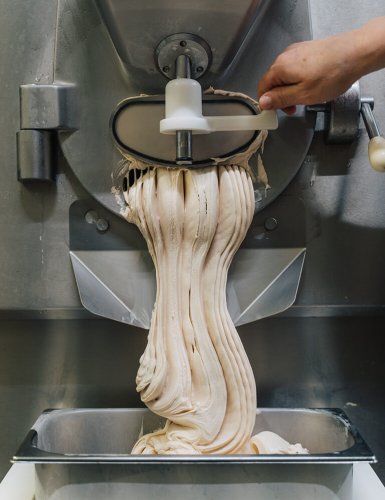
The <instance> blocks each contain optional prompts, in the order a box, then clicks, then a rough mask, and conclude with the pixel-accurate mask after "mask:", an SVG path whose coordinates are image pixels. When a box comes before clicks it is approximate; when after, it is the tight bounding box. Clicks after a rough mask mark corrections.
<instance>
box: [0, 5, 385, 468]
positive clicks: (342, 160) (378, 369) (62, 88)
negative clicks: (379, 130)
mask: <svg viewBox="0 0 385 500" xmlns="http://www.w3.org/2000/svg"><path fill="white" fill-rule="evenodd" d="M251 4H253V5H255V6H256V7H258V5H259V3H258V2H254V3H253V2H250V5H251ZM310 4H311V14H312V15H311V17H312V24H313V33H314V36H315V37H320V36H326V35H328V34H330V32H331V31H333V32H337V31H340V30H346V29H350V28H354V27H356V26H358V25H360V24H362V23H363V22H365V21H366V20H367V19H368V18H369V17H372V16H376V15H384V14H385V12H384V5H383V2H382V0H381V1H380V0H368V1H367V2H365V5H363V4H362V2H358V1H356V0H353V1H349V2H348V1H347V0H341V1H340V2H338V3H337V4H336V2H333V1H331V0H330V1H329V0H327V1H323V2H316V1H315V0H312V1H310ZM228 5H230V3H229V4H228ZM301 5H303V3H302V4H301V2H296V1H291V0H288V1H283V0H282V1H281V0H280V1H277V2H275V1H274V2H270V3H269V5H268V6H267V9H270V11H271V13H272V14H273V13H274V12H275V14H276V15H275V16H274V19H275V23H274V30H275V31H274V33H275V35H276V36H275V42H274V44H271V43H270V42H269V25H268V24H267V23H266V24H265V23H262V24H259V25H258V30H259V37H258V41H257V42H256V44H251V43H250V39H249V40H248V41H249V43H248V45H247V47H243V49H244V51H243V53H242V60H236V63H237V64H238V66H237V70H236V71H235V66H234V67H229V70H228V72H223V68H222V69H221V70H220V71H219V70H218V74H217V75H219V74H221V75H222V76H221V77H219V76H216V77H215V78H216V82H215V83H216V86H217V87H228V88H229V89H235V90H241V91H244V92H247V93H249V94H254V93H255V87H256V82H257V81H258V78H259V76H260V75H261V74H262V72H263V71H264V69H266V68H267V67H268V65H269V64H270V63H271V61H272V59H273V58H274V56H275V55H276V54H277V53H278V52H279V50H281V49H282V48H283V47H284V46H285V45H286V44H287V43H290V42H291V41H293V40H292V38H291V34H290V33H292V32H293V30H294V31H295V30H297V31H298V33H301V29H302V26H303V25H301V23H300V22H299V19H300V18H301V16H300V14H299V13H300V10H301ZM280 9H282V10H281V14H279V12H278V11H279V10H280ZM0 13H1V16H0V37H1V38H0V61H1V65H0V76H1V82H2V92H1V94H0V109H1V113H2V118H3V119H2V121H1V123H0V130H1V137H2V144H1V146H2V147H1V149H0V161H1V165H2V173H3V176H2V184H1V187H0V208H1V210H0V228H1V234H2V244H1V245H0V282H1V286H0V309H1V318H2V319H1V321H0V345H1V349H0V399H1V402H0V407H1V413H0V423H1V427H2V429H4V430H3V431H2V432H1V435H0V448H1V450H2V454H1V472H2V473H4V472H5V471H6V469H7V467H8V460H9V458H10V456H11V454H12V452H13V451H14V450H15V449H16V447H17V445H18V443H19V441H20V437H21V436H22V435H23V434H24V432H25V429H27V428H28V427H29V426H30V424H31V423H32V421H33V420H34V419H36V417H37V416H38V414H40V413H41V411H42V410H43V409H45V408H46V407H68V406H77V407H87V406H88V407H94V406H95V407H98V406H100V407H106V406H116V407H119V406H120V407H123V406H137V405H139V398H138V396H137V394H136V392H135V387H134V378H135V372H136V369H137V360H138V359H139V356H140V354H141V352H142V351H143V348H144V344H145V334H144V332H143V330H139V329H136V328H135V327H130V326H127V325H123V324H118V323H114V322H108V321H104V320H92V319H89V318H90V316H89V315H88V316H87V315H86V314H85V313H84V310H83V309H82V307H81V303H80V300H79V294H78V290H77V287H76V283H75V279H74V275H73V271H72V268H71V263H70V259H69V256H68V250H69V247H70V241H69V240H70V237H69V233H70V231H69V225H70V224H69V217H68V213H69V208H70V206H71V205H72V203H73V202H75V201H76V202H77V203H80V204H81V207H83V208H86V210H85V212H87V211H89V210H93V211H96V214H97V216H96V217H95V218H93V217H91V216H89V217H88V221H87V220H86V219H85V217H84V216H85V212H83V223H84V224H86V225H87V231H85V230H84V232H83V234H84V235H85V236H86V235H87V238H88V237H89V239H88V240H87V241H83V242H81V243H82V245H83V246H81V245H80V243H79V242H77V243H79V245H78V247H77V251H79V250H78V249H79V248H81V249H82V250H81V251H83V250H84V251H93V250H99V249H100V245H99V242H100V240H102V241H103V244H105V245H106V247H107V248H109V250H110V251H119V248H116V247H113V248H111V243H110V240H109V234H113V231H112V232H110V227H111V226H109V224H112V223H113V218H112V217H111V220H109V218H108V213H107V219H106V216H105V215H106V214H105V212H104V210H106V207H107V209H110V210H112V211H113V212H115V215H116V213H117V211H118V208H117V207H116V205H115V204H114V203H115V202H114V199H113V197H112V196H111V195H110V193H109V191H108V189H107V188H106V186H110V185H111V179H110V171H111V165H115V164H116V163H117V162H118V161H119V155H118V153H117V152H116V151H115V149H114V146H113V143H112V141H111V138H110V137H109V131H108V128H104V129H103V130H102V129H99V130H96V129H95V127H96V124H100V123H105V122H106V120H107V122H108V120H109V118H110V115H111V112H112V110H113V109H114V108H115V106H116V105H117V104H118V102H119V100H121V99H123V98H125V97H127V96H128V95H134V94H135V93H137V92H139V91H141V90H144V91H147V92H149V93H153V92H159V90H158V84H159V82H160V81H161V79H162V78H163V77H161V76H160V75H159V77H158V76H156V78H155V79H154V80H151V81H152V82H153V86H152V87H151V86H148V87H147V88H144V84H143V81H144V79H145V80H146V82H148V79H147V75H146V76H145V78H144V79H142V83H141V82H140V79H139V80H136V81H134V79H133V78H131V76H130V72H129V71H127V68H128V69H129V65H130V64H134V62H135V61H126V62H125V65H123V66H121V65H120V61H119V57H118V55H117V53H116V51H115V49H114V46H113V44H112V42H111V41H110V39H109V35H108V32H107V29H106V27H105V25H104V24H102V21H101V18H100V16H99V14H98V12H97V10H96V8H95V6H94V4H93V3H92V5H91V2H90V1H89V0H83V1H80V0H79V1H78V2H75V1H70V0H63V1H56V0H33V1H32V0H31V1H29V0H12V2H10V0H0ZM266 13H267V11H263V15H266ZM296 16H297V17H296ZM253 19H254V18H253ZM290 19H292V20H295V22H293V24H292V25H291V26H290V29H289V26H288V20H290ZM302 19H303V17H302ZM257 24H258V23H257ZM57 28H58V30H57ZM246 28H247V27H246ZM246 28H245V29H246ZM249 28H250V26H249ZM168 32H169V30H167V33H165V35H166V34H168ZM56 35H58V36H56ZM224 35H225V36H226V33H225V34H224ZM305 35H306V34H304V33H303V32H302V35H301V36H303V38H305ZM160 38H161V37H160ZM57 40H60V44H57V43H56V41H57ZM157 41H160V40H157ZM232 43H233V48H232V52H231V51H230V55H231V57H234V55H235V53H236V51H235V49H234V42H232ZM266 46H268V47H269V50H267V49H266ZM91 47H92V49H91ZM246 48H247V50H246ZM136 49H137V48H136ZM106 51H107V52H106ZM134 53H135V54H139V52H138V50H134ZM229 57H230V56H229ZM256 61H257V63H256ZM155 71H157V70H155ZM154 74H157V73H154ZM75 75H76V76H75ZM207 76H208V74H207ZM77 78H80V80H78V81H76V82H75V80H76V79H77ZM157 78H159V80H157ZM163 81H164V82H165V81H166V80H165V79H164V80H163ZM384 81H385V78H384V73H383V72H379V73H377V74H374V75H371V76H369V77H367V78H365V79H364V80H363V81H362V82H361V85H362V93H363V95H370V96H374V98H375V103H376V113H377V119H378V121H379V123H380V124H383V123H384V122H385V113H384V111H383V110H384V109H385V97H384V95H385V93H384V87H385V83H384ZM111 82H114V83H113V89H111ZM74 83H76V84H77V86H78V89H79V91H80V92H79V93H78V94H77V97H76V95H75V96H73V94H72V90H73V89H72V87H71V85H73V84H74ZM31 84H38V85H39V86H41V85H43V84H44V85H47V86H49V89H50V92H51V95H52V98H51V97H50V99H49V100H48V101H46V102H45V104H43V105H42V106H41V107H40V108H39V109H40V110H41V111H42V110H44V105H49V108H47V109H48V111H49V113H48V114H45V113H43V112H42V114H41V115H40V114H38V115H33V113H32V114H31V113H29V114H28V112H27V114H25V112H24V113H23V116H22V120H21V121H20V118H19V111H20V100H19V87H20V86H21V85H26V86H27V88H26V89H25V95H24V101H22V102H24V104H25V105H26V108H23V109H24V110H25V109H26V110H27V111H28V110H29V111H31V110H33V109H34V106H33V104H31V103H33V99H35V97H36V96H35V95H34V92H35V91H36V88H32V87H31ZM53 84H55V85H56V87H57V88H55V85H53ZM142 84H143V89H142V88H141V87H142ZM73 97H75V100H73ZM36 99H38V102H40V103H42V101H41V97H39V96H37V97H36ZM39 99H40V100H39ZM76 99H77V100H76ZM43 101H44V99H43ZM61 102H65V103H66V104H65V106H67V105H68V106H69V108H70V109H71V110H74V111H75V112H74V114H72V113H70V114H69V115H67V114H66V113H64V115H63V114H60V113H57V112H56V111H58V110H60V109H63V108H61V107H60V103H61ZM95 102H96V104H94V103H95ZM35 109H36V108H35ZM64 109H66V108H65V107H64ZM313 120H314V118H310V125H312V123H313ZM44 121H46V123H44ZM80 122H81V123H82V127H81V130H80V128H79V129H78V127H79V123H80ZM293 123H295V124H296V125H295V127H296V128H294V127H292V124H293ZM21 125H23V127H25V128H22V129H21ZM48 125H49V128H44V127H47V126H48ZM281 125H282V126H281V132H280V133H281V134H283V135H278V136H277V139H274V140H273V142H271V143H270V144H271V147H270V150H269V148H268V149H267V151H266V154H267V157H266V158H270V159H271V161H269V163H270V164H271V165H272V169H273V170H271V171H270V172H269V175H270V183H271V185H272V186H273V189H272V190H271V191H270V192H269V196H270V199H271V200H273V199H274V198H275V197H276V196H278V194H280V193H282V191H283V190H284V188H285V187H286V186H287V184H288V183H289V182H290V181H291V180H292V177H293V176H294V174H295V172H296V171H297V167H298V168H299V167H300V166H301V161H302V159H304V162H303V165H302V168H301V169H300V171H299V173H298V175H297V176H296V177H295V179H294V180H293V181H292V182H291V183H290V185H289V186H288V187H287V188H286V189H285V190H284V192H283V193H282V194H281V196H279V197H278V198H277V199H276V200H275V201H274V202H273V203H271V204H270V205H269V206H266V204H265V198H264V191H263V190H261V204H260V209H261V210H260V212H259V213H258V214H257V216H256V219H255V224H254V226H253V228H252V232H251V233H250V238H251V239H253V238H255V240H258V241H260V242H261V241H262V242H263V245H266V247H268V245H269V242H270V241H271V240H272V239H274V237H275V236H274V235H275V234H278V233H277V232H275V231H282V233H281V235H280V237H279V238H278V239H279V242H278V243H277V245H281V242H282V241H283V242H284V243H285V244H287V242H289V243H290V242H291V241H292V240H293V238H294V236H293V234H294V232H295V231H296V230H297V229H298V228H297V224H296V223H292V224H291V226H290V225H289V226H287V225H286V223H284V215H285V213H292V212H289V211H288V210H285V203H287V204H288V205H286V206H290V207H293V204H294V205H295V206H297V203H299V200H301V201H302V203H303V207H304V208H303V211H302V216H303V222H304V227H305V228H306V234H305V240H306V241H305V242H303V243H304V244H303V247H304V246H305V243H306V246H307V260H306V262H305V268H304V274H303V278H302V282H301V285H300V288H299V294H298V297H297V300H296V303H295V304H294V306H293V307H292V308H291V309H290V310H289V311H287V312H286V317H281V318H272V319H266V320H262V321H260V322H259V323H251V324H248V325H246V326H243V327H241V329H240V333H241V336H242V340H243V342H244V344H245V346H246V350H247V352H248V354H249V356H250V359H251V363H252V366H253V368H254V371H255V374H256V379H257V385H258V387H259V400H260V403H261V404H262V405H265V406H309V407H311V406H333V407H334V406H341V407H345V409H346V410H347V412H348V413H349V415H350V416H351V417H352V419H353V421H354V422H355V423H356V424H357V425H358V426H359V428H360V429H361V430H362V432H363V434H364V436H365V437H367V438H368V440H369V444H371V445H372V447H373V450H374V452H375V453H376V455H378V457H379V459H380V464H379V469H378V470H379V472H380V473H381V467H383V465H382V462H381V460H383V459H384V457H385V451H384V450H385V442H384V438H383V436H384V435H385V433H384V427H383V425H384V424H383V422H384V413H383V411H384V410H383V400H384V394H385V392H384V391H385V387H384V382H383V380H385V377H384V373H383V366H384V364H383V355H382V353H383V352H384V342H385V340H384V336H383V333H384V331H385V321H384V317H383V311H384V304H385V302H384V297H385V288H384V287H385V279H384V272H385V271H384V267H383V253H384V248H385V223H384V220H385V217H384V216H385V209H384V204H383V197H384V193H385V188H384V185H383V182H384V181H383V179H382V178H381V177H379V175H380V174H376V173H375V172H372V171H371V170H370V169H369V168H368V166H367V154H366V146H367V139H366V138H365V137H360V138H359V139H358V141H357V142H356V143H354V144H353V145H349V146H346V145H345V146H329V147H325V146H324V144H323V138H322V137H321V134H319V133H318V132H317V129H316V134H315V138H314V140H313V143H312V145H311V148H310V150H309V151H308V153H307V154H306V152H307V148H308V145H309V143H310V141H311V137H312V135H313V130H312V127H309V122H307V121H306V120H304V116H303V115H302V114H300V115H299V118H298V120H297V121H296V118H293V119H292V121H289V119H285V120H283V122H282V124H281ZM29 127H31V128H29ZM76 129H77V130H76ZM20 130H21V132H22V134H21V135H22V136H24V138H25V140H27V136H28V135H30V136H31V137H32V139H33V141H36V142H37V143H39V142H42V143H43V144H46V147H47V148H48V149H46V150H45V151H44V152H45V154H44V155H43V156H40V157H42V158H43V159H44V162H45V161H46V160H47V162H46V165H47V170H44V172H48V174H47V178H50V179H52V178H53V177H56V183H49V182H48V183H45V184H44V185H42V184H38V183H34V184H28V183H27V182H26V183H24V184H21V183H19V182H17V155H16V140H15V137H16V132H17V131H20ZM30 130H32V132H30ZM293 130H296V132H295V133H291V132H292V131H293ZM23 131H25V133H24V132H23ZM58 131H59V134H60V143H61V148H62V151H63V153H64V155H65V157H64V156H63V155H62V153H61V152H59V154H58V158H57V160H56V161H55V163H56V165H55V169H54V170H52V169H51V167H52V165H50V162H52V158H51V157H50V149H49V148H50V147H51V145H52V143H51V139H50V137H49V136H50V134H51V135H52V134H53V135H56V134H57V133H58ZM24 138H23V137H21V139H20V140H23V141H24ZM32 139H31V140H32ZM31 140H30V139H28V141H29V142H28V141H27V142H28V144H31ZM33 141H32V142H33ZM99 143H100V144H105V145H107V146H106V147H105V148H102V149H100V150H99V149H98V147H96V145H98V144H99ZM39 151H40V152H41V150H39ZM21 152H22V153H23V151H21ZM24 152H25V150H24ZM22 156H23V155H22ZM28 157H30V156H28ZM67 160H68V162H67ZM290 164H291V165H293V164H295V168H294V169H293V168H291V167H290ZM31 166H33V165H31ZM48 167H49V168H48ZM274 169H276V170H274ZM31 170H32V171H33V169H31ZM73 172H75V175H74V173H73ZM282 172H283V173H285V180H284V182H283V183H281V184H280V182H281V181H280V180H279V178H280V173H282ZM33 175H35V174H33ZM38 175H40V174H38ZM79 180H80V182H79ZM277 185H280V189H279V190H278V191H275V189H276V188H275V186H277ZM87 190H88V191H89V192H90V193H92V195H93V196H90V194H89V193H88V192H87ZM93 197H94V198H95V199H96V200H97V202H96V205H95V201H94V199H93ZM79 200H80V201H79ZM100 203H101V204H102V205H103V206H101V205H100ZM75 208H76V205H75V206H74V210H75ZM265 210H266V212H265ZM98 211H100V214H102V215H103V216H99V215H98V213H99V212H98ZM293 211H294V213H295V214H297V215H296V217H295V218H294V219H293V220H295V221H298V218H297V217H300V215H299V214H301V212H298V211H297V210H296V209H295V210H294V209H293ZM80 212H81V211H79V213H80ZM265 213H266V214H267V215H266V216H265V215H264V214H265ZM277 214H278V215H277ZM79 220H80V217H79V219H76V218H75V219H73V220H72V222H73V223H75V224H77V223H78V222H79ZM89 221H91V222H89ZM79 224H80V222H79ZM301 225H302V222H301ZM80 226H81V229H80V232H79V233H80V236H81V233H82V231H83V229H84V227H83V226H82V225H81V224H80ZM268 228H272V229H271V230H269V229H268ZM80 236H79V238H80ZM302 236H303V235H302V234H299V235H297V236H296V238H297V237H298V239H299V240H302ZM296 238H294V239H296ZM85 240H86V238H85ZM93 242H95V246H94V247H93V248H92V244H93ZM249 243H250V241H249ZM96 244H97V245H96ZM246 245H247V242H246ZM112 246H113V245H112ZM116 246H117V247H119V245H118V244H117V245H116ZM245 248H246V250H247V246H246V247H245ZM120 249H121V248H120ZM244 270H245V268H244V269H243V272H244ZM244 275H245V276H246V275H247V273H246V272H244ZM246 277H247V276H246ZM351 315H354V316H355V317H353V318H351V317H350V316H351ZM288 316H291V317H288ZM314 316H316V317H315V318H314ZM80 317H82V318H87V317H88V319H79V318H80ZM9 318H11V319H10V320H9ZM22 318H35V320H34V321H30V320H29V319H28V320H24V321H23V320H22ZM36 318H40V319H41V320H40V321H37V320H36ZM48 318H51V320H49V319H48ZM76 318H78V319H76ZM272 357H275V359H276V362H275V363H271V361H270V362H268V360H271V359H272ZM31 360H33V361H31ZM382 470H383V469H382Z"/></svg>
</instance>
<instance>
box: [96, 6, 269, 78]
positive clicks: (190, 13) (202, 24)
mask: <svg viewBox="0 0 385 500" xmlns="http://www.w3.org/2000/svg"><path fill="white" fill-rule="evenodd" d="M270 3H271V0H238V1H237V3H236V4H235V3H234V2H233V1H232V0H216V1H211V2H210V3H207V2H206V1H205V0H198V1H195V2H190V1H188V0H182V1H178V2H175V0H166V1H165V0H163V1H162V2H159V1H158V0H154V1H147V2H146V3H145V4H143V2H141V0H134V1H132V0H131V1H130V2H129V3H128V2H126V1H124V0H96V4H97V5H98V7H99V10H100V12H101V14H102V16H103V18H104V20H105V23H106V25H107V27H108V30H109V33H110V36H111V38H112V40H113V42H114V44H115V46H116V48H117V50H118V53H119V56H120V58H121V60H122V62H123V63H124V64H125V65H126V66H127V70H128V72H129V73H130V74H132V78H133V79H134V80H136V81H138V80H139V82H140V83H139V85H141V84H143V83H144V84H145V85H146V84H147V82H146V81H145V80H148V79H154V78H155V79H156V80H160V81H162V80H161V79H159V75H157V74H156V67H155V64H154V62H155V60H154V52H155V48H156V47H157V45H158V44H159V42H160V41H161V40H163V39H164V38H165V37H167V36H169V35H173V34H176V33H192V34H196V35H199V36H200V37H202V38H203V39H204V40H206V42H207V43H208V44H209V46H210V47H211V50H212V53H213V61H212V65H211V67H210V68H209V75H208V76H209V78H210V79H212V78H213V76H214V75H215V76H216V75H219V76H220V75H222V74H223V73H225V72H226V71H228V70H229V68H230V67H231V66H232V65H233V64H234V61H236V59H237V58H239V57H240V55H241V51H242V49H244V48H245V43H244V42H245V38H246V37H247V35H250V31H253V32H255V31H256V30H258V29H259V28H260V25H261V24H262V23H263V22H264V14H265V13H266V9H267V8H268V7H269V4H270ZM216 26H220V30H219V29H213V27H216ZM224 35H225V36H224ZM154 73H155V74H154ZM215 76H214V77H215Z"/></svg>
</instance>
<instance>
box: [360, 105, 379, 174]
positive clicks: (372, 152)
mask: <svg viewBox="0 0 385 500" xmlns="http://www.w3.org/2000/svg"><path fill="white" fill-rule="evenodd" d="M373 107H374V101H373V99H370V98H362V99H361V115H362V118H363V120H364V123H365V127H366V131H367V133H368V136H369V139H370V140H369V146H368V154H369V161H370V164H371V165H372V167H373V168H374V170H377V172H385V139H384V138H383V137H381V134H380V131H379V129H378V126H377V123H376V119H375V118H374V115H373V111H372V109H373Z"/></svg>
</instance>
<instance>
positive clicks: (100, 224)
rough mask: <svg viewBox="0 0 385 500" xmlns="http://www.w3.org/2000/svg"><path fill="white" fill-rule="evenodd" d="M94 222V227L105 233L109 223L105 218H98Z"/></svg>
mask: <svg viewBox="0 0 385 500" xmlns="http://www.w3.org/2000/svg"><path fill="white" fill-rule="evenodd" d="M95 224H96V229H97V230H98V231H100V232H101V233H105V232H106V231H107V230H108V228H109V227H110V224H109V222H108V220H106V219H98V220H97V221H96V223H95Z"/></svg>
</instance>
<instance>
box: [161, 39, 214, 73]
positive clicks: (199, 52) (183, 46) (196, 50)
mask: <svg viewBox="0 0 385 500" xmlns="http://www.w3.org/2000/svg"><path fill="white" fill-rule="evenodd" d="M182 54H183V55H185V56H188V57H189V59H190V64H191V78H194V79H195V80H197V79H198V78H200V77H201V76H202V75H204V73H205V72H206V71H207V69H208V68H209V66H210V64H211V59H212V57H211V49H210V47H209V45H208V43H207V42H205V41H204V40H203V38H200V37H199V36H197V35H192V34H191V33H176V34H175V35H171V36H168V37H167V38H164V39H163V40H162V41H161V42H160V44H159V45H158V47H157V48H156V49H155V62H156V64H157V66H158V69H159V71H160V72H161V73H162V74H163V75H164V76H165V77H167V78H169V79H170V80H171V79H173V78H176V60H177V58H178V56H180V55H182Z"/></svg>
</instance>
